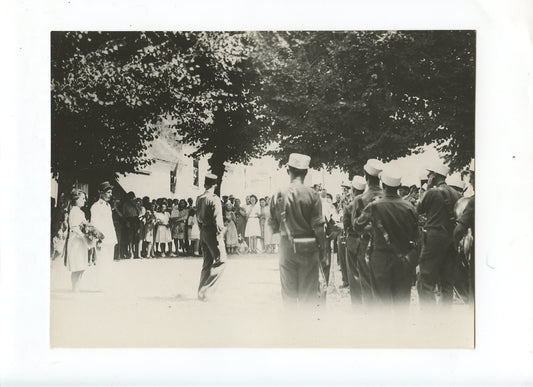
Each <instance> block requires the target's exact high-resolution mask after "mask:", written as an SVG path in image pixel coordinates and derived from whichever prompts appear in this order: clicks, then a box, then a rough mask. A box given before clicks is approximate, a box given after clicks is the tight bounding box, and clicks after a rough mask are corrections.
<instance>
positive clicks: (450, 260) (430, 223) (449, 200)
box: [418, 162, 461, 304]
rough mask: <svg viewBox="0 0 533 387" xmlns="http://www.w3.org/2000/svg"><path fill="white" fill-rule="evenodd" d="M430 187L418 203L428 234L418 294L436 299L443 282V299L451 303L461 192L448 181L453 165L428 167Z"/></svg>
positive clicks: (422, 298) (424, 299) (425, 300)
mask: <svg viewBox="0 0 533 387" xmlns="http://www.w3.org/2000/svg"><path fill="white" fill-rule="evenodd" d="M427 170H428V172H429V173H428V188H429V189H428V190H427V191H426V192H425V193H424V195H423V196H422V198H421V199H420V202H419V203H418V213H419V214H422V215H426V224H425V227H424V229H425V230H426V231H425V237H424V238H423V239H424V243H423V246H422V252H421V254H420V262H419V269H420V278H419V281H418V295H419V297H420V302H421V303H435V302H436V299H435V293H434V290H435V285H436V284H437V283H438V284H439V289H440V292H441V302H442V303H443V304H451V302H452V299H453V277H454V271H455V264H456V252H455V248H454V245H453V238H452V233H453V230H454V227H455V213H454V206H455V203H456V202H457V200H458V199H459V198H460V196H461V195H460V194H459V193H458V192H457V191H456V190H454V189H453V188H451V187H449V186H448V185H446V183H445V179H446V176H447V175H448V172H449V168H448V167H447V166H445V165H443V164H442V163H440V162H436V163H434V164H433V165H431V166H429V167H427Z"/></svg>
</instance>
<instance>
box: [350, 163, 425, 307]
mask: <svg viewBox="0 0 533 387" xmlns="http://www.w3.org/2000/svg"><path fill="white" fill-rule="evenodd" d="M380 176H381V182H382V185H383V191H384V193H383V196H382V197H381V198H379V199H377V200H375V201H373V202H372V203H370V204H369V205H368V206H366V207H365V209H364V210H363V213H362V214H361V216H360V217H359V218H358V219H357V220H356V224H357V226H358V227H365V226H367V225H371V229H372V244H373V246H372V253H371V256H370V271H371V276H372V289H373V291H374V300H375V301H376V302H377V303H378V304H380V305H395V306H398V305H409V301H410V298H411V297H410V296H411V271H412V268H413V265H412V264H411V262H410V261H409V258H408V255H409V254H410V253H411V252H412V250H413V247H414V241H415V240H416V237H417V234H418V217H417V214H416V210H415V208H414V206H413V205H412V204H411V203H409V202H408V201H407V200H403V199H402V198H401V197H400V196H399V195H398V193H397V189H398V187H399V186H400V183H401V178H400V176H398V175H396V174H395V173H394V172H392V171H387V170H384V171H383V172H382V173H381V175H380Z"/></svg>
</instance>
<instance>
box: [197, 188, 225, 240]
mask: <svg viewBox="0 0 533 387" xmlns="http://www.w3.org/2000/svg"><path fill="white" fill-rule="evenodd" d="M196 208H197V218H198V226H199V228H200V230H202V231H214V232H216V233H220V232H222V230H223V229H224V219H223V217H222V203H221V201H220V198H219V197H218V196H217V195H215V194H214V193H211V192H204V193H203V194H202V195H200V196H198V197H197V198H196Z"/></svg>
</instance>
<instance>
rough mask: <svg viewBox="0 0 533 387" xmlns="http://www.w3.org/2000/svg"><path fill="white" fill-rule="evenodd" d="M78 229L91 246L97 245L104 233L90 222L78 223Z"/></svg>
mask: <svg viewBox="0 0 533 387" xmlns="http://www.w3.org/2000/svg"><path fill="white" fill-rule="evenodd" d="M80 231H81V232H82V233H83V235H85V238H86V239H87V240H88V241H89V246H91V247H94V246H95V245H98V244H99V243H101V242H102V240H103V239H104V234H102V232H101V231H100V230H98V229H97V228H96V227H94V226H93V225H92V224H90V223H82V224H80Z"/></svg>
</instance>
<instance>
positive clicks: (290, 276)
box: [279, 236, 318, 306]
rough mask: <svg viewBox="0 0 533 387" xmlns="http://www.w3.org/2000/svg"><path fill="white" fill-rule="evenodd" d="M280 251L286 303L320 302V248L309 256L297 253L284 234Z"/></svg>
mask: <svg viewBox="0 0 533 387" xmlns="http://www.w3.org/2000/svg"><path fill="white" fill-rule="evenodd" d="M279 252H280V259H279V273H280V280H281V296H282V298H283V302H284V303H285V305H287V306H290V305H296V303H300V304H308V305H316V304H318V250H317V252H316V253H314V254H310V255H308V256H303V255H299V254H295V253H294V250H293V247H292V244H291V243H290V242H289V240H288V239H287V237H286V236H282V237H281V240H280V245H279Z"/></svg>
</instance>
